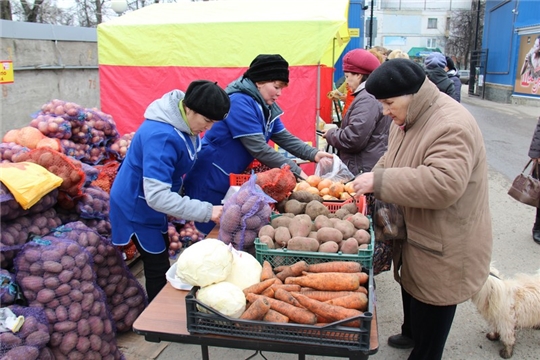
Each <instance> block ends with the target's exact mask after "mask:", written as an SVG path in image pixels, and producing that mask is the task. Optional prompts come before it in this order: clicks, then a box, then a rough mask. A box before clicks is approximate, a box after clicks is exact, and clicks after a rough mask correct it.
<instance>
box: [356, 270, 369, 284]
mask: <svg viewBox="0 0 540 360" xmlns="http://www.w3.org/2000/svg"><path fill="white" fill-rule="evenodd" d="M356 274H357V275H358V281H359V282H360V285H364V284H367V282H368V279H369V275H368V274H366V273H365V272H359V273H356Z"/></svg>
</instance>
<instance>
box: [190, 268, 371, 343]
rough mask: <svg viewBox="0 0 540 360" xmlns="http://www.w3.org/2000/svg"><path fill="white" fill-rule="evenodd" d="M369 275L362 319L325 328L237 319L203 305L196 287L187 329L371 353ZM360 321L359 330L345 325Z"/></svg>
mask: <svg viewBox="0 0 540 360" xmlns="http://www.w3.org/2000/svg"><path fill="white" fill-rule="evenodd" d="M366 272H368V274H369V283H368V294H369V295H368V299H369V303H368V311H366V312H365V313H364V314H363V315H361V316H359V317H355V318H349V319H345V320H342V321H338V322H334V323H332V324H328V325H325V326H315V325H303V324H295V323H287V324H282V323H270V322H264V321H253V320H240V319H233V318H231V317H228V316H225V315H223V314H222V313H220V312H218V311H216V310H214V309H212V308H211V307H208V306H206V305H204V304H203V303H201V302H199V301H198V300H197V299H196V298H195V294H196V293H197V290H198V289H199V287H194V288H193V289H191V291H190V292H189V294H188V295H187V296H186V314H187V328H188V331H189V332H190V333H199V334H215V335H225V336H235V337H243V338H250V339H258V340H265V341H268V340H271V341H281V342H287V343H296V344H309V345H317V346H333V347H342V348H347V349H349V350H351V351H365V352H366V353H367V352H369V347H370V346H369V345H370V332H371V321H372V319H373V307H374V304H375V292H374V286H373V269H370V270H369V271H366ZM197 306H199V307H200V308H204V309H205V310H206V311H207V313H206V312H201V311H199V309H198V308H197ZM358 318H359V319H361V322H360V326H359V327H358V328H354V327H348V326H342V325H341V324H343V323H346V322H348V321H351V320H353V319H358Z"/></svg>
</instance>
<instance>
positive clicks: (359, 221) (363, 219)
mask: <svg viewBox="0 0 540 360" xmlns="http://www.w3.org/2000/svg"><path fill="white" fill-rule="evenodd" d="M345 220H347V221H350V222H351V223H352V224H353V225H354V227H355V228H357V229H366V230H367V229H369V218H368V217H367V216H365V215H364V214H361V213H356V214H354V215H351V216H347V217H346V218H345Z"/></svg>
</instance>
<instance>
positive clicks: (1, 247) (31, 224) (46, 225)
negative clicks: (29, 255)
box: [0, 208, 62, 269]
mask: <svg viewBox="0 0 540 360" xmlns="http://www.w3.org/2000/svg"><path fill="white" fill-rule="evenodd" d="M60 225H62V222H61V220H60V218H59V217H58V216H57V214H56V210H54V208H51V209H48V210H45V211H44V212H41V213H38V214H32V215H27V216H20V217H18V218H16V219H14V220H10V221H5V222H4V221H3V222H2V223H1V224H0V226H1V228H0V263H1V266H2V268H4V269H7V268H9V267H11V265H12V264H13V258H14V257H15V256H16V255H17V253H18V252H19V250H20V249H21V248H22V247H23V245H24V244H25V243H26V242H27V241H28V239H29V238H30V237H32V236H35V235H37V236H42V235H46V234H48V233H49V232H51V230H52V229H54V228H56V227H58V226H60Z"/></svg>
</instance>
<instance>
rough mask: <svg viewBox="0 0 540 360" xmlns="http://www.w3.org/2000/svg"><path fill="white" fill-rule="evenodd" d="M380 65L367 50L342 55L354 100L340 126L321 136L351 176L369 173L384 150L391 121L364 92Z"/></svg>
mask: <svg viewBox="0 0 540 360" xmlns="http://www.w3.org/2000/svg"><path fill="white" fill-rule="evenodd" d="M380 65H381V63H380V62H379V60H378V59H377V58H376V57H375V56H374V55H373V54H371V53H370V52H369V51H368V50H364V49H355V50H351V51H349V52H348V53H347V54H345V56H344V57H343V71H344V73H345V79H346V80H345V81H346V82H347V85H348V87H349V88H350V89H353V91H352V92H353V96H354V100H353V101H352V103H351V106H350V108H349V110H348V111H347V113H346V114H345V116H344V117H343V121H342V122H341V127H339V128H335V129H328V130H326V132H325V133H324V135H323V137H324V138H325V139H326V141H327V142H328V144H329V145H331V146H333V147H334V148H335V149H337V150H338V156H339V158H340V159H341V160H342V161H343V163H344V164H345V165H346V166H347V168H348V169H349V171H350V172H352V173H353V174H354V175H358V174H361V173H363V172H366V171H371V169H372V167H373V166H374V165H375V163H376V162H377V160H379V158H380V157H381V156H382V154H384V152H385V151H386V145H387V142H388V129H389V128H390V124H391V123H392V119H391V118H390V117H389V116H383V114H382V111H383V109H382V105H381V104H380V103H379V102H378V101H377V100H376V99H375V98H374V97H373V95H371V94H369V93H368V92H367V91H366V90H365V81H366V80H367V79H368V78H369V74H371V73H372V72H373V70H375V69H376V68H377V67H379V66H380Z"/></svg>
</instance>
